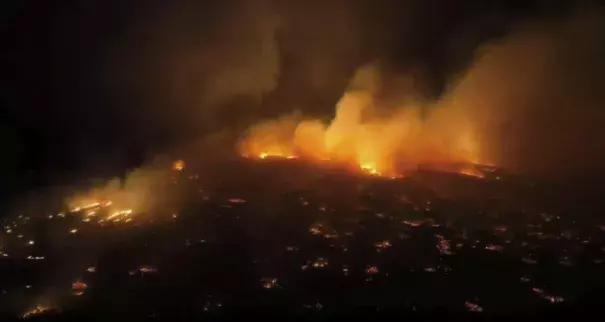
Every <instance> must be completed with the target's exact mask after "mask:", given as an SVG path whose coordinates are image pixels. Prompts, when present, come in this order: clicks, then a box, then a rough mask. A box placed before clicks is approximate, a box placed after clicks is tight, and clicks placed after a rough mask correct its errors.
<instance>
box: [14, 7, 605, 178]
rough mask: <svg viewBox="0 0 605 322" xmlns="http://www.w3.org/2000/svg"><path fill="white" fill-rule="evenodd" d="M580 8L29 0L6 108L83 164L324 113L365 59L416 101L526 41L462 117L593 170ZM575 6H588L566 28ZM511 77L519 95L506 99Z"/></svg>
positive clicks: (393, 89)
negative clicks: (503, 47) (501, 48)
mask: <svg viewBox="0 0 605 322" xmlns="http://www.w3.org/2000/svg"><path fill="white" fill-rule="evenodd" d="M25 2H26V1H24V3H25ZM576 2H577V1H563V2H559V3H557V5H555V4H554V2H552V1H544V0H531V1H480V0H465V1H446V0H407V1H400V0H376V1H369V0H334V1H303V0H290V1H286V0H284V1H279V0H263V1H260V0H259V1H246V0H228V1H221V0H210V1H194V0H180V1H159V0H147V1H143V0H133V1H118V0H104V1H100V0H95V1H85V2H82V1H65V2H64V3H63V2H62V5H58V4H56V5H55V4H51V3H50V2H48V1H45V2H43V1H39V2H35V1H33V0H30V1H29V3H32V5H29V6H25V5H23V7H24V8H25V7H27V8H26V9H27V10H25V9H23V10H22V12H20V13H19V15H17V14H15V18H14V19H21V18H22V17H21V16H24V15H26V13H27V12H29V14H30V15H31V16H32V17H31V21H36V22H38V21H42V22H43V23H38V24H36V25H35V27H36V28H30V26H29V25H28V23H29V22H30V20H27V19H24V20H22V21H23V22H20V23H17V24H15V25H14V27H13V28H12V29H11V32H12V33H13V34H12V37H11V39H12V40H11V41H13V40H14V41H15V42H16V43H19V46H20V47H19V46H17V47H14V48H12V49H11V50H9V51H7V52H8V53H9V54H10V57H9V58H10V59H11V60H10V61H9V65H10V66H11V67H10V68H9V69H8V71H9V72H8V73H7V74H8V75H12V76H14V79H15V80H16V83H18V84H17V85H11V86H12V87H8V88H9V89H10V88H13V87H14V90H9V91H10V92H12V93H14V94H13V96H12V97H11V98H12V99H11V102H15V103H14V104H12V105H14V106H12V107H11V111H12V112H14V113H15V114H17V115H18V116H17V117H15V118H16V119H19V122H21V123H31V124H34V125H31V126H29V127H30V128H33V129H36V131H38V132H39V133H38V134H37V136H39V137H44V138H45V140H52V141H53V142H54V143H53V144H51V145H48V144H41V145H43V146H49V148H46V149H48V151H46V152H44V153H46V154H48V155H50V156H52V157H48V159H53V158H55V157H56V156H57V155H61V154H66V155H68V156H67V157H65V159H66V160H76V161H73V162H72V163H73V164H80V163H81V164H85V163H89V162H92V161H91V160H92V159H94V160H101V159H103V158H120V157H121V155H122V152H123V151H122V150H136V149H134V148H133V146H134V147H136V146H138V147H141V146H142V147H144V148H149V149H152V150H153V149H154V148H156V147H157V146H171V145H175V144H179V143H181V142H183V141H184V140H189V139H191V138H193V137H196V136H200V135H202V134H207V133H212V132H216V131H219V130H222V129H225V128H230V127H236V128H239V127H240V126H241V127H243V126H245V125H247V124H249V123H253V122H256V121H258V120H260V119H264V118H270V117H276V116H279V115H282V114H287V113H290V112H291V111H293V110H295V109H297V110H301V111H302V112H303V113H304V114H307V115H312V116H320V117H325V118H329V117H331V116H333V113H334V105H335V104H336V102H337V101H338V99H339V98H340V97H341V96H342V94H343V91H344V90H345V89H346V88H347V86H348V84H349V83H350V80H351V78H352V77H353V75H354V74H355V72H356V71H357V70H358V68H359V67H360V66H363V65H366V64H368V63H373V64H374V65H375V66H379V69H380V77H381V79H380V81H379V83H380V86H381V88H380V90H379V92H380V95H379V96H380V97H382V98H383V99H384V100H385V101H387V100H389V99H390V98H391V97H397V96H398V95H399V94H398V92H400V90H399V89H400V88H401V86H408V85H409V84H408V83H409V80H410V79H412V80H413V81H412V83H413V88H414V90H415V95H417V96H419V97H422V98H424V99H427V100H438V99H439V98H441V97H443V96H445V95H447V94H448V93H449V92H450V90H451V88H452V87H454V84H456V83H457V81H458V80H459V79H461V78H463V77H465V75H466V74H467V71H468V70H469V69H472V70H473V73H474V72H475V69H474V68H475V67H476V66H481V64H477V63H476V62H477V60H478V59H479V58H481V57H483V56H485V55H487V56H489V55H490V53H491V52H492V51H491V50H492V49H494V48H495V46H497V45H498V44H499V43H500V44H504V43H506V44H508V43H509V41H511V40H510V39H511V38H510V37H513V38H514V39H516V38H515V37H517V38H519V37H520V38H523V39H525V40H522V41H521V40H512V42H513V43H514V42H519V43H522V44H519V45H513V46H512V47H514V46H518V47H519V49H517V51H516V52H515V53H513V54H510V56H509V54H498V55H501V56H504V57H505V58H499V59H500V60H502V63H501V64H502V66H510V68H505V67H502V68H501V70H503V71H507V69H508V71H507V72H506V73H504V75H503V76H500V74H499V73H500V70H498V71H497V72H495V73H494V74H493V75H498V76H493V77H492V78H493V79H495V80H494V81H493V82H491V83H490V82H486V83H485V84H484V83H483V82H479V83H478V84H477V85H473V86H475V87H477V88H481V89H482V91H483V92H484V93H485V95H484V96H481V97H485V98H481V99H479V98H476V99H475V100H479V101H480V102H481V104H478V105H479V106H481V108H477V111H475V110H473V111H472V112H473V113H478V114H480V115H484V118H485V119H486V120H488V121H489V122H487V121H486V122H482V123H481V125H482V126H483V125H484V126H485V133H486V137H487V138H488V139H486V140H487V141H489V143H490V144H489V146H490V150H492V151H490V153H491V154H492V155H493V156H494V158H496V159H497V160H499V161H501V162H503V163H505V164H507V165H510V166H511V167H514V168H524V167H527V168H531V169H541V168H553V169H554V168H557V167H558V166H559V165H561V164H565V165H569V166H570V167H571V166H572V165H574V167H576V166H583V167H596V166H598V165H599V163H600V162H601V159H600V158H599V156H598V153H597V151H599V150H600V149H602V147H601V146H600V145H599V144H600V141H601V140H599V139H597V138H598V137H599V134H600V133H601V132H600V128H602V126H601V123H600V120H602V117H603V116H602V114H601V113H602V112H601V110H602V109H601V108H599V106H601V105H602V103H603V100H602V95H601V93H600V92H601V90H600V89H601V88H602V86H603V81H602V80H601V79H602V77H601V75H602V74H601V70H602V69H601V65H602V58H600V57H602V51H601V49H600V48H598V44H600V43H601V39H602V38H603V37H602V36H600V35H599V34H598V32H596V31H595V30H598V29H599V28H600V27H599V25H600V24H601V21H602V18H601V16H600V15H599V14H598V13H597V14H594V13H590V12H593V11H594V10H593V8H592V7H590V6H589V5H588V4H586V3H588V1H585V2H586V3H584V2H583V3H582V4H576ZM34 4H35V5H34ZM41 4H44V6H43V7H39V5H41ZM581 6H583V7H586V8H590V9H586V10H584V11H582V12H581V13H580V14H577V15H576V16H575V17H583V18H574V19H572V20H571V21H573V22H569V21H570V16H572V13H573V12H574V11H573V10H572V8H575V7H581ZM19 10H21V9H19ZM26 11H27V12H26ZM34 12H35V14H34ZM528 26H531V27H528ZM562 26H563V27H562ZM523 28H526V29H528V28H529V29H531V28H534V29H536V28H538V29H540V31H525V30H523V31H519V30H520V29H523ZM40 30H43V31H40ZM34 31H36V32H38V33H40V35H39V36H38V38H35V39H33V38H32V37H30V36H29V34H30V33H32V34H35V33H34ZM511 35H515V36H511ZM518 35H522V36H518ZM36 41H38V42H40V45H38V46H37V47H36V46H33V45H32V44H33V43H36ZM507 46H508V45H507ZM591 46H592V47H591ZM507 48H508V47H507ZM40 49H44V50H46V52H45V51H44V50H40ZM23 51H28V53H29V54H27V55H25V54H23V53H22V52H23ZM35 52H44V53H45V54H48V57H38V56H36V55H34V54H32V53H35ZM494 53H495V51H494ZM484 54H485V55H484ZM494 55H495V54H494ZM525 65H528V66H529V67H532V68H533V66H540V65H543V67H542V68H543V70H541V71H539V72H536V74H530V73H529V72H528V70H530V69H523V68H520V67H519V66H525ZM490 68H491V67H490ZM513 71H514V72H513ZM39 74H42V75H41V76H44V77H39V76H40V75H39ZM49 75H51V76H49ZM12 76H11V77H12ZM401 79H404V80H405V82H408V83H405V84H404V85H401ZM502 79H503V80H502ZM501 80H502V82H500V81H501ZM529 80H532V81H529ZM45 82H46V83H48V84H45ZM486 84H491V87H488V86H487V85H486ZM512 84H518V85H516V86H515V87H514V91H516V92H519V91H520V92H523V93H524V94H523V95H520V94H519V95H517V94H516V92H515V94H514V95H513V92H514V91H513V90H511V91H513V92H511V91H509V90H508V89H507V88H508V87H510V86H512ZM537 84H540V85H539V86H538V85H537ZM509 85H510V86H509ZM465 86H468V87H473V86H470V85H465ZM406 88H407V87H406ZM42 89H44V90H45V91H47V92H48V93H45V94H44V95H41V94H40V92H42ZM488 93H489V94H488ZM51 103H52V104H51ZM19 104H21V105H19ZM23 104H24V105H23ZM490 106H498V107H497V108H496V107H490ZM528 106H529V107H528ZM481 113H483V114H481ZM500 115H503V116H500ZM49 119H52V120H53V121H52V122H49V121H48V120H49ZM488 124H489V125H488ZM24 131H25V130H24ZM28 131H29V130H28ZM32 131H33V130H32ZM99 133H100V134H99ZM487 133H489V135H488V134H487ZM112 135H113V136H114V137H113V138H112V139H111V140H110V139H108V137H110V136H112ZM102 142H105V148H103V149H101V148H99V147H98V146H99V145H101V143H102ZM107 142H110V143H107ZM580 142H582V144H580ZM62 146H65V148H62V149H63V150H61V153H59V152H57V151H59V150H58V148H59V147H62ZM107 146H109V147H107ZM113 146H119V147H120V148H119V149H122V150H120V151H117V152H116V151H112V150H111V149H110V147H111V148H113ZM72 150H73V151H78V152H77V153H76V152H74V153H73V155H69V153H71V151H72ZM141 150H144V149H143V148H141ZM561 151H566V152H565V153H561ZM91 155H92V156H91ZM108 155H110V156H111V157H108ZM580 156H581V157H580ZM141 159H142V158H141ZM579 160H582V161H581V162H580V161H579ZM46 161H48V160H45V161H44V162H46ZM546 161H548V162H546ZM70 162H71V161H70ZM111 162H112V163H119V162H118V161H111ZM547 163H550V164H547ZM580 163H582V164H580ZM73 164H71V165H73Z"/></svg>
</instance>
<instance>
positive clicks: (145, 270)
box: [139, 266, 158, 274]
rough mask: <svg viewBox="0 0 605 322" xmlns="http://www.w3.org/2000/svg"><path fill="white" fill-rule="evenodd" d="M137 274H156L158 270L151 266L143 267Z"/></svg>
mask: <svg viewBox="0 0 605 322" xmlns="http://www.w3.org/2000/svg"><path fill="white" fill-rule="evenodd" d="M139 272H141V273H143V274H145V273H157V272H158V269H157V268H155V267H151V266H143V267H141V268H139Z"/></svg>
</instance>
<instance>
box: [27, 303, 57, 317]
mask: <svg viewBox="0 0 605 322" xmlns="http://www.w3.org/2000/svg"><path fill="white" fill-rule="evenodd" d="M50 311H52V308H50V307H48V306H43V305H37V306H36V307H35V308H33V309H31V310H29V311H27V312H25V313H23V314H22V315H21V317H22V318H24V319H28V318H31V317H34V316H38V315H42V314H45V313H48V312H50Z"/></svg>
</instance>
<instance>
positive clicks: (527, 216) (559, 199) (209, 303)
mask: <svg viewBox="0 0 605 322" xmlns="http://www.w3.org/2000/svg"><path fill="white" fill-rule="evenodd" d="M196 174H198V173H196V171H194V170H189V169H186V170H185V171H183V172H175V173H174V182H171V183H169V184H170V185H171V187H172V188H171V189H172V190H173V191H174V192H175V193H177V194H178V202H177V201H175V200H177V199H174V200H173V202H172V204H170V205H166V206H164V207H161V208H158V209H157V211H151V212H150V213H145V214H135V215H134V216H133V220H132V221H130V222H127V223H125V222H120V223H105V224H102V225H101V224H98V223H97V222H94V221H93V222H83V221H82V218H83V214H82V213H78V212H76V213H67V214H65V216H57V215H56V214H57V212H58V211H59V210H58V209H57V210H56V211H55V210H53V209H49V211H48V212H47V213H44V214H31V215H30V214H25V215H22V216H20V217H19V216H16V217H11V218H7V219H6V220H5V221H4V223H3V232H2V233H1V238H0V241H1V242H2V256H0V289H1V293H0V306H1V309H2V312H3V314H4V316H5V317H6V319H15V318H18V316H20V315H21V314H23V313H24V312H26V311H27V310H28V309H31V308H34V307H36V305H41V306H43V307H47V308H49V311H47V312H45V313H44V314H41V315H37V316H33V317H30V318H31V319H41V320H53V321H54V320H64V321H76V320H78V321H109V320H118V319H119V320H126V319H129V320H133V319H135V320H138V319H149V320H178V319H193V318H203V317H223V318H229V317H248V318H252V315H246V316H244V315H243V314H265V315H266V314H273V315H280V316H287V317H293V316H295V317H303V318H319V317H343V316H366V315H367V316H375V315H385V316H386V315H391V314H397V315H399V316H401V317H405V318H419V317H429V318H439V319H448V318H451V319H454V318H468V319H476V318H480V319H483V318H485V319H488V318H494V317H503V318H527V319H529V318H532V319H535V318H550V317H552V316H557V317H561V316H562V315H569V317H579V316H582V315H587V314H589V313H591V312H592V310H597V308H598V307H599V306H600V305H601V304H605V303H603V301H604V300H603V297H602V296H601V295H600V293H599V292H600V290H601V289H602V287H603V285H605V284H604V283H605V274H604V273H603V268H604V265H605V263H604V262H603V261H604V259H605V239H604V238H605V232H603V230H605V226H601V224H602V223H603V224H605V221H601V219H602V218H599V217H598V215H599V209H593V208H590V207H586V205H584V204H582V201H581V198H579V197H578V198H575V199H573V198H570V197H569V195H570V194H571V190H573V189H571V187H569V188H570V189H569V190H568V191H566V190H565V189H563V190H559V189H554V188H553V187H552V186H544V185H542V184H541V183H540V182H535V181H531V180H529V179H527V178H523V177H520V176H513V175H508V174H506V173H502V172H500V171H498V170H493V169H487V170H486V171H485V174H486V178H484V179H479V178H475V177H469V176H465V175H458V174H448V173H436V172H430V171H424V172H418V173H413V174H410V176H408V177H406V178H403V179H382V178H377V177H372V176H364V175H352V174H350V173H345V172H342V171H338V170H334V169H330V168H326V167H318V166H309V165H304V164H299V163H297V162H296V161H271V160H265V161H263V162H256V161H251V160H247V161H237V162H236V163H235V164H231V163H229V164H225V165H223V166H221V167H218V168H216V169H214V171H213V172H212V173H206V174H199V175H196ZM159 197H160V196H158V198H159ZM574 206H575V208H574ZM574 209H575V210H574ZM99 211H100V212H103V211H104V210H103V209H100V210H99ZM49 215H53V216H49ZM51 217H52V218H51ZM3 321H4V319H3Z"/></svg>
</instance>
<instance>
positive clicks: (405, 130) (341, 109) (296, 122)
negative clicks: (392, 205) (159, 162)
mask: <svg viewBox="0 0 605 322" xmlns="http://www.w3.org/2000/svg"><path fill="white" fill-rule="evenodd" d="M356 82H359V81H355V80H354V83H356ZM354 87H355V88H356V89H355V90H349V91H347V92H346V93H345V94H344V96H343V97H342V98H341V99H340V101H339V102H338V104H337V106H336V115H335V117H334V119H333V120H332V121H331V122H330V123H329V124H327V125H326V124H324V123H322V122H321V121H319V120H304V119H302V118H300V117H298V116H288V117H283V118H281V119H277V120H272V121H267V122H263V123H260V124H257V125H255V126H253V127H252V128H250V130H249V131H248V134H247V136H246V137H244V138H243V139H242V140H241V141H240V146H239V148H240V152H241V153H242V154H243V155H246V156H249V157H259V158H261V159H264V158H268V157H283V158H293V157H301V158H306V159H311V160H331V161H334V162H339V163H342V164H348V165H351V166H354V167H355V168H357V169H361V170H363V171H366V172H368V173H370V174H373V175H384V176H398V175H401V174H403V173H405V172H406V171H407V170H410V169H412V168H415V167H417V166H418V165H420V164H423V165H431V166H437V167H439V166H440V165H451V164H466V165H468V164H470V163H477V162H479V161H482V160H481V159H480V157H479V156H480V150H479V144H478V141H477V139H476V133H475V131H474V129H473V127H472V124H471V121H470V120H469V118H468V115H465V114H464V113H461V109H458V108H455V107H454V104H453V103H452V100H450V101H446V100H444V101H440V102H438V103H434V104H419V103H410V102H409V101H408V102H399V104H398V105H397V106H396V107H394V108H390V109H389V110H390V112H388V113H385V112H384V110H385V109H386V107H390V106H385V105H386V104H384V103H382V102H381V101H379V100H378V99H376V96H375V95H374V93H373V89H372V87H373V86H365V88H361V89H359V86H354ZM368 87H369V88H368ZM446 105H447V106H446ZM422 109H425V110H426V111H428V116H427V117H423V115H422V113H421V112H422ZM385 114H386V115H385ZM425 114H426V113H425Z"/></svg>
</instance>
